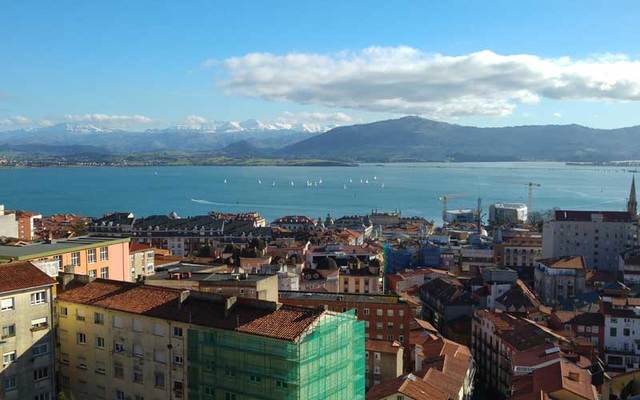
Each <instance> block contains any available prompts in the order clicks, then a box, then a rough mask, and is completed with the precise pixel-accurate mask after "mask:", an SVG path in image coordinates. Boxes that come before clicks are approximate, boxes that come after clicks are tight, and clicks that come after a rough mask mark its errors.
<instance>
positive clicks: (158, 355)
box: [153, 349, 167, 363]
mask: <svg viewBox="0 0 640 400" xmlns="http://www.w3.org/2000/svg"><path fill="white" fill-rule="evenodd" d="M153 360H154V361H156V362H161V363H164V362H167V354H166V352H165V351H164V350H158V349H155V350H153Z"/></svg>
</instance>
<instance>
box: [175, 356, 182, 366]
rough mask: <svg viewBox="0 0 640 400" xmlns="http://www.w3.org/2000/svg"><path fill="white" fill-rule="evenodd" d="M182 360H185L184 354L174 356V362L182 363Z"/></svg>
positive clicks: (176, 363)
mask: <svg viewBox="0 0 640 400" xmlns="http://www.w3.org/2000/svg"><path fill="white" fill-rule="evenodd" d="M182 361H183V360H182V356H181V355H179V354H176V355H174V356H173V363H174V364H175V365H182Z"/></svg>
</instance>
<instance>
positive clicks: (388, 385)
mask: <svg viewBox="0 0 640 400" xmlns="http://www.w3.org/2000/svg"><path fill="white" fill-rule="evenodd" d="M394 394H402V395H405V396H407V397H409V398H411V399H414V400H449V395H448V394H446V393H445V392H442V391H441V390H439V389H438V388H436V387H434V386H433V385H431V384H429V383H427V382H425V381H423V380H422V379H420V378H418V377H417V376H415V375H412V374H409V375H404V376H400V377H398V378H395V379H390V380H388V381H384V382H382V383H380V384H378V385H374V386H373V387H372V388H371V389H370V390H369V391H368V392H367V394H366V399H367V400H378V399H384V398H386V397H389V396H392V395H394Z"/></svg>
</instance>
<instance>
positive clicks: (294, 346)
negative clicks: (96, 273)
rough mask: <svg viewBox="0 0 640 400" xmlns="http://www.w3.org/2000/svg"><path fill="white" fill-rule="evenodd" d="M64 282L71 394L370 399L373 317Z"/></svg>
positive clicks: (63, 329)
mask: <svg viewBox="0 0 640 400" xmlns="http://www.w3.org/2000/svg"><path fill="white" fill-rule="evenodd" d="M65 286H66V288H65V290H64V291H63V292H62V293H61V294H60V295H59V296H58V299H57V301H56V309H57V313H58V319H59V327H58V330H59V343H60V347H59V356H58V357H59V363H60V372H59V373H60V376H61V386H62V388H61V389H62V390H63V392H64V393H65V395H67V396H68V398H71V399H88V398H96V399H103V398H104V399H117V400H125V399H132V400H133V399H135V400H141V399H146V400H148V399H151V400H155V399H158V400H161V399H182V398H189V399H199V400H200V399H201V400H205V399H206V400H209V399H216V400H217V399H224V400H232V399H236V400H240V399H250V398H251V399H253V398H263V399H274V400H275V399H309V400H313V399H324V398H327V396H329V397H332V398H336V399H338V398H344V399H347V398H348V399H352V398H353V399H363V398H364V326H363V324H362V323H361V322H358V321H357V320H356V318H355V316H354V315H353V314H352V313H346V314H342V313H340V314H338V313H332V312H327V311H324V310H321V309H317V308H316V309H309V308H301V307H295V306H288V305H279V304H277V303H274V302H267V301H261V300H253V299H244V298H236V297H224V296H218V295H214V294H208V293H200V292H190V291H185V290H177V289H171V288H163V287H154V286H149V285H141V284H135V283H128V282H121V281H113V280H105V279H95V280H91V279H90V278H88V277H83V278H82V280H80V281H78V280H77V279H76V280H72V281H70V282H67V283H66V285H65Z"/></svg>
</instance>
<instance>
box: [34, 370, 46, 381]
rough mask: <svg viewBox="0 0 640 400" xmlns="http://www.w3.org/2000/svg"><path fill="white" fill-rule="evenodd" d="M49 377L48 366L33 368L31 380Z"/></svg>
mask: <svg viewBox="0 0 640 400" xmlns="http://www.w3.org/2000/svg"><path fill="white" fill-rule="evenodd" d="M48 377H49V367H41V368H36V369H34V370H33V380H34V381H40V380H42V379H47V378H48Z"/></svg>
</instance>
